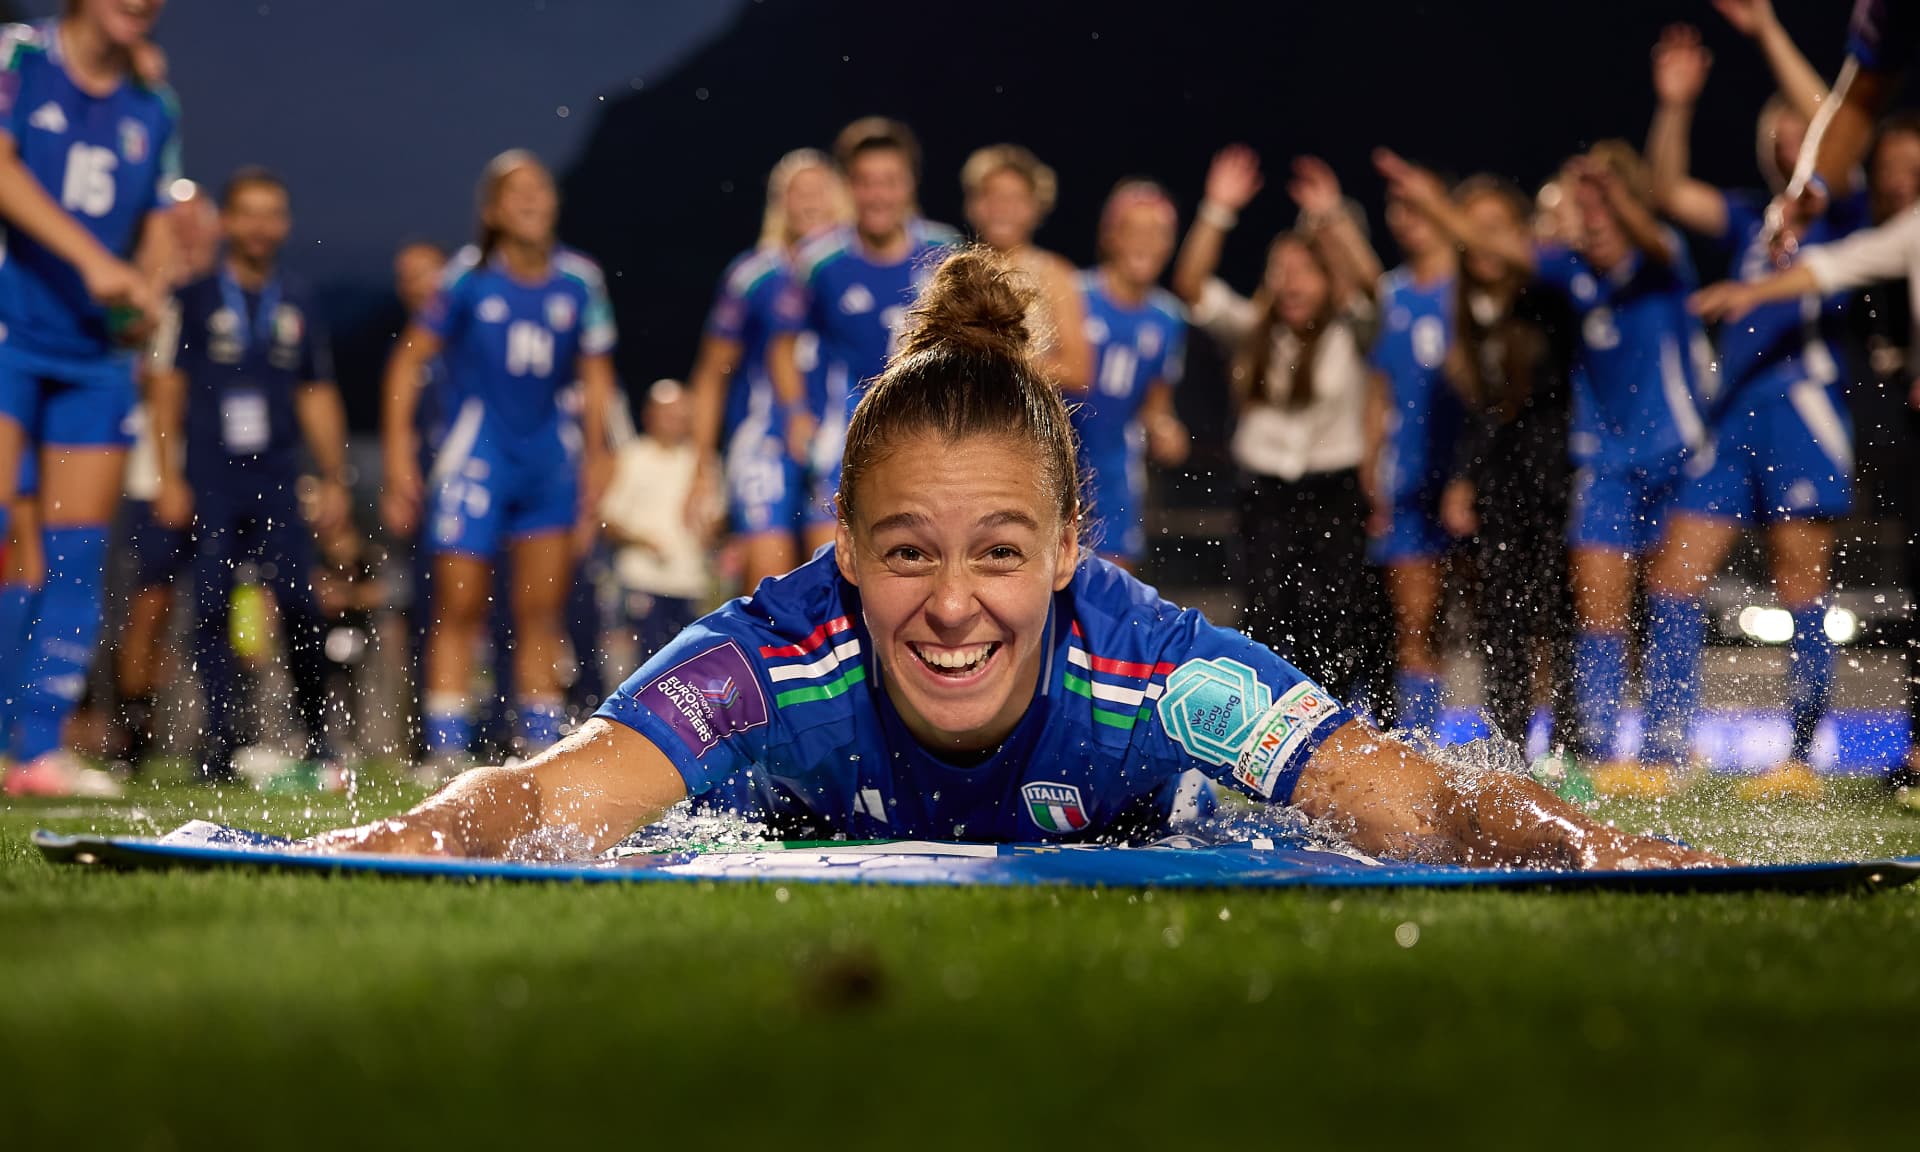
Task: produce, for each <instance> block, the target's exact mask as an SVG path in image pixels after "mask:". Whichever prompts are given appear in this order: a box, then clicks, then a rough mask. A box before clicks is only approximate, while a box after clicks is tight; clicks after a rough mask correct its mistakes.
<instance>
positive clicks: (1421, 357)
mask: <svg viewBox="0 0 1920 1152" xmlns="http://www.w3.org/2000/svg"><path fill="white" fill-rule="evenodd" d="M1453 293H1454V282H1453V278H1452V277H1445V278H1443V279H1440V280H1436V281H1435V282H1433V283H1432V284H1421V283H1419V282H1418V281H1417V280H1415V279H1414V277H1413V272H1412V270H1411V269H1409V268H1405V267H1402V268H1396V269H1394V270H1393V271H1391V272H1389V273H1387V274H1386V275H1385V276H1384V277H1382V278H1381V281H1380V311H1381V325H1380V335H1379V336H1378V337H1377V338H1376V339H1375V340H1374V345H1373V354H1372V364H1373V369H1374V371H1375V372H1377V373H1379V374H1380V376H1381V378H1382V379H1383V380H1384V381H1385V383H1386V388H1387V396H1388V404H1387V427H1386V437H1385V439H1384V440H1383V441H1382V443H1381V445H1380V459H1379V461H1378V463H1377V473H1376V474H1377V477H1378V481H1379V485H1380V490H1381V494H1382V495H1383V496H1384V497H1385V499H1386V502H1387V527H1386V531H1385V533H1384V534H1383V535H1381V536H1380V537H1378V538H1377V539H1375V540H1374V541H1373V542H1372V544H1371V546H1370V549H1369V550H1370V552H1371V554H1372V557H1373V560H1374V562H1375V563H1380V564H1395V563H1400V562H1403V561H1408V560H1415V559H1430V558H1432V557H1434V556H1437V555H1439V554H1440V553H1441V552H1444V551H1445V550H1446V547H1447V541H1448V537H1447V533H1446V531H1445V529H1443V528H1442V527H1441V526H1440V491H1441V489H1442V488H1444V487H1446V482H1447V478H1448V475H1449V474H1450V472H1451V470H1452V467H1453V446H1454V444H1455V443H1456V442H1458V440H1459V438H1460V431H1461V426H1462V423H1463V421H1464V420H1465V418H1466V409H1465V406H1464V405H1462V404H1461V402H1460V396H1459V393H1457V392H1456V391H1454V389H1453V387H1452V385H1450V384H1449V383H1448V382H1447V378H1446V363H1447V346H1448V344H1449V342H1450V340H1451V337H1452V332H1453Z"/></svg>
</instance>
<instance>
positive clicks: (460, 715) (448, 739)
mask: <svg viewBox="0 0 1920 1152" xmlns="http://www.w3.org/2000/svg"><path fill="white" fill-rule="evenodd" d="M426 713H427V716H426V729H427V731H426V744H427V755H429V756H434V755H453V756H464V755H466V754H467V750H468V749H469V748H471V747H472V746H473V702H472V701H471V700H468V699H467V698H466V697H464V696H445V695H442V694H440V693H438V692H430V693H428V694H427V707H426Z"/></svg>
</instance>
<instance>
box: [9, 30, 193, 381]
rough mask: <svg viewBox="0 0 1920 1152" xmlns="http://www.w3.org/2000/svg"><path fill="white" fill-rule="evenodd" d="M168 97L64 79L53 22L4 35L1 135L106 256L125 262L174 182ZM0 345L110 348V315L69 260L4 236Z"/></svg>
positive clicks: (176, 158)
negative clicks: (103, 91)
mask: <svg viewBox="0 0 1920 1152" xmlns="http://www.w3.org/2000/svg"><path fill="white" fill-rule="evenodd" d="M178 119H179V113H178V109H177V108H176V106H175V104H174V101H173V97H172V95H171V94H170V93H168V92H166V91H165V90H161V89H154V88H148V87H146V86H144V85H142V84H140V83H139V82H138V81H137V80H134V79H131V78H129V79H128V80H127V81H126V82H125V83H123V84H121V85H120V87H118V88H116V89H114V90H113V92H112V93H110V94H109V95H106V96H91V95H88V94H87V93H85V92H82V91H81V90H80V89H79V88H78V87H77V86H75V84H74V82H73V81H72V80H71V79H70V78H69V77H68V76H67V70H66V66H65V64H64V63H63V61H62V59H61V52H60V38H59V35H58V34H57V32H56V29H55V25H53V24H52V23H48V24H40V25H33V26H28V25H24V24H10V25H7V26H6V27H5V28H4V29H0V128H4V131H5V132H6V134H7V135H8V136H9V137H10V138H11V139H12V141H13V147H14V150H15V151H16V152H17V153H18V154H19V156H20V161H21V163H22V164H24V165H26V167H27V170H28V171H29V172H32V173H33V175H34V178H35V179H37V180H38V181H39V182H40V185H41V187H43V188H45V189H46V190H47V193H48V195H50V196H52V197H53V199H54V201H55V202H56V203H57V204H59V205H60V206H61V207H62V208H64V209H66V210H67V212H68V213H69V214H71V215H72V216H73V218H74V219H76V220H78V221H79V222H80V224H81V226H82V227H84V228H86V229H87V231H89V232H91V233H93V235H94V237H95V238H96V239H98V240H99V241H100V243H101V245H102V246H103V247H105V248H106V249H107V251H109V252H112V253H114V254H116V255H118V256H121V257H130V256H131V255H132V254H133V250H134V246H135V245H136V244H137V243H138V242H139V239H140V228H141V225H142V224H143V223H145V221H146V218H147V214H148V213H150V212H152V211H153V210H154V209H155V208H158V207H160V206H161V205H162V204H164V203H166V198H167V195H168V194H167V191H166V189H167V187H168V185H170V184H171V183H172V182H173V181H174V180H177V179H178V178H179V176H180V155H179V148H180V145H179V137H178V130H177V121H178ZM0 325H3V326H4V327H0V340H4V341H6V342H7V343H8V344H10V345H14V346H18V347H20V348H22V349H25V350H26V351H29V352H34V353H38V354H40V355H43V356H51V357H60V358H69V359H92V358H96V357H99V356H102V355H104V354H106V353H107V352H109V351H110V350H112V348H113V340H112V338H111V336H110V335H109V333H108V329H107V315H106V310H105V309H104V308H102V307H100V306H99V305H98V304H96V303H94V301H93V299H92V298H91V297H90V296H88V295H87V289H86V285H85V284H84V283H83V282H82V281H81V279H80V274H79V273H78V272H76V271H74V269H73V267H72V265H70V264H68V263H67V262H66V261H65V260H62V259H61V258H60V257H58V256H55V255H54V254H53V253H52V252H50V251H48V250H47V249H46V248H44V247H42V246H41V245H40V243H39V242H38V241H36V240H34V239H32V238H31V237H28V236H26V235H24V234H22V233H19V232H10V233H8V234H7V235H6V249H5V252H4V255H3V256H0Z"/></svg>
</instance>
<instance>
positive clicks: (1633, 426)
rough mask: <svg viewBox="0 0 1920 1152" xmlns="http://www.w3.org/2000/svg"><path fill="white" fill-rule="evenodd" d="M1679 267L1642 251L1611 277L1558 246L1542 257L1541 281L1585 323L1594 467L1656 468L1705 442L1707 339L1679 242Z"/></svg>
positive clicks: (1583, 402) (1582, 401)
mask: <svg viewBox="0 0 1920 1152" xmlns="http://www.w3.org/2000/svg"><path fill="white" fill-rule="evenodd" d="M1669 239H1670V241H1671V245H1672V248H1673V250H1674V251H1675V252H1676V253H1677V255H1676V257H1675V260H1674V262H1673V263H1671V264H1668V263H1664V262H1662V261H1659V260H1655V259H1653V258H1651V257H1649V256H1647V255H1646V254H1645V253H1642V252H1638V251H1635V252H1633V253H1631V254H1630V255H1629V256H1628V257H1627V258H1626V260H1625V261H1623V262H1622V263H1621V264H1620V265H1619V266H1618V267H1617V268H1615V269H1614V270H1613V271H1612V272H1610V273H1602V272H1599V271H1598V270H1596V269H1595V268H1594V267H1593V266H1592V265H1591V264H1589V263H1587V261H1586V259H1585V257H1583V256H1581V255H1580V254H1578V253H1576V252H1573V251H1570V250H1568V249H1566V248H1562V247H1559V246H1557V245H1543V246H1542V247H1541V248H1540V251H1539V272H1538V276H1539V279H1540V281H1541V282H1542V283H1544V284H1549V285H1551V286H1553V287H1554V288H1556V289H1558V290H1559V291H1561V292H1562V293H1564V294H1565V295H1566V297H1567V298H1568V299H1569V300H1570V301H1571V302H1572V303H1573V308H1574V313H1575V315H1576V316H1577V317H1578V318H1579V321H1580V364H1581V368H1582V371H1581V372H1580V373H1579V374H1578V375H1577V376H1576V377H1575V381H1576V384H1577V385H1578V386H1579V394H1578V395H1576V396H1575V398H1574V400H1575V406H1576V408H1577V409H1578V410H1579V412H1580V417H1581V418H1580V419H1579V420H1578V421H1576V426H1578V427H1580V428H1581V431H1582V432H1583V433H1584V435H1585V436H1586V437H1590V438H1591V442H1590V443H1586V444H1583V445H1581V446H1580V448H1581V451H1579V453H1578V455H1579V456H1580V457H1581V458H1582V459H1583V460H1584V461H1587V462H1592V463H1601V462H1607V463H1613V462H1617V463H1620V464H1629V463H1630V464H1633V465H1637V466H1640V467H1649V466H1653V465H1655V464H1661V463H1667V462H1671V461H1674V460H1676V459H1677V458H1678V457H1679V456H1680V455H1682V454H1683V453H1684V452H1685V451H1686V450H1687V449H1688V448H1690V447H1696V446H1698V445H1699V444H1700V442H1701V441H1702V439H1703V438H1704V437H1705V421H1704V420H1703V419H1702V417H1701V415H1700V406H1699V395H1700V388H1701V377H1702V375H1703V374H1704V372H1705V370H1706V361H1707V359H1708V357H1707V355H1706V354H1705V341H1706V336H1705V333H1704V331H1703V330H1702V329H1701V327H1700V324H1699V322H1698V321H1697V320H1695V319H1694V318H1693V317H1692V316H1691V315H1689V314H1688V312H1687V293H1688V292H1689V291H1691V290H1692V289H1693V288H1694V287H1695V286H1696V278H1695V277H1694V274H1693V268H1692V265H1691V264H1690V263H1689V262H1688V261H1687V259H1686V256H1685V251H1686V249H1685V246H1684V245H1683V244H1682V243H1681V242H1680V239H1679V237H1678V236H1669Z"/></svg>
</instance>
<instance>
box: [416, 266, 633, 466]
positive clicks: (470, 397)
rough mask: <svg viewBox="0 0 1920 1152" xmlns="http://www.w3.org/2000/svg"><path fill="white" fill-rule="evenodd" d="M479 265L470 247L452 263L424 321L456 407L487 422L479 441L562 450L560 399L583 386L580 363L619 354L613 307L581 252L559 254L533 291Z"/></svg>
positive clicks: (510, 448)
mask: <svg viewBox="0 0 1920 1152" xmlns="http://www.w3.org/2000/svg"><path fill="white" fill-rule="evenodd" d="M479 257H480V254H479V250H478V249H476V248H472V247H468V248H463V249H461V251H460V252H459V253H458V254H456V255H455V256H454V258H453V259H452V260H451V261H449V263H448V265H447V272H446V277H445V279H444V281H443V282H442V288H441V291H440V292H439V294H438V295H437V296H435V298H434V300H433V302H432V303H431V304H428V305H427V307H426V308H425V309H424V310H423V311H422V312H421V314H420V316H419V318H418V319H419V322H420V323H421V324H422V325H424V326H425V327H426V328H427V329H428V330H429V331H431V332H432V333H433V334H434V335H435V336H437V337H439V339H440V342H441V348H442V350H443V351H442V355H443V356H444V358H445V360H446V367H447V379H448V386H449V390H450V394H451V397H452V398H453V400H454V402H455V404H456V406H457V407H458V408H459V409H461V410H462V411H467V412H470V411H475V410H476V408H470V407H469V405H470V404H473V405H476V406H477V410H478V411H479V412H481V413H483V414H484V419H483V423H482V425H481V430H480V431H479V433H478V434H479V435H481V436H482V437H485V438H487V439H488V440H489V441H490V442H491V443H493V444H495V445H497V446H500V447H502V448H504V449H506V450H507V451H509V452H516V451H517V450H518V449H525V451H518V452H517V454H520V455H523V456H524V455H528V454H532V453H536V452H538V451H539V450H541V449H544V448H548V447H550V446H551V445H553V444H556V443H559V442H560V434H559V429H560V420H561V408H560V404H559V402H558V401H559V396H560V392H561V391H562V390H563V389H565V388H567V387H568V386H570V385H571V384H572V383H573V382H574V381H575V380H576V379H578V378H579V376H578V370H577V369H578V361H579V358H580V357H582V356H600V355H604V354H606V353H608V352H611V351H612V350H613V345H614V327H613V308H612V306H611V305H610V304H609V303H608V302H607V292H606V286H605V284H604V282H603V281H602V279H601V276H600V269H599V268H597V267H595V265H594V263H593V261H591V260H589V259H587V258H586V257H585V256H582V255H580V254H579V253H577V252H572V251H569V250H567V249H564V248H559V249H555V251H554V253H553V259H552V261H551V263H550V265H549V267H548V270H547V275H546V277H545V278H544V279H542V280H541V281H540V282H539V283H537V284H526V283H522V282H521V281H519V280H516V279H514V278H513V277H512V276H510V275H508V274H507V271H506V268H505V266H504V263H503V262H502V261H501V259H500V258H498V257H496V258H495V259H494V260H493V261H492V262H491V263H490V264H488V265H487V266H485V267H481V266H480V264H479Z"/></svg>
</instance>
